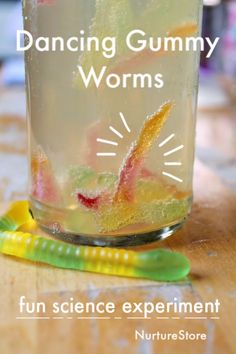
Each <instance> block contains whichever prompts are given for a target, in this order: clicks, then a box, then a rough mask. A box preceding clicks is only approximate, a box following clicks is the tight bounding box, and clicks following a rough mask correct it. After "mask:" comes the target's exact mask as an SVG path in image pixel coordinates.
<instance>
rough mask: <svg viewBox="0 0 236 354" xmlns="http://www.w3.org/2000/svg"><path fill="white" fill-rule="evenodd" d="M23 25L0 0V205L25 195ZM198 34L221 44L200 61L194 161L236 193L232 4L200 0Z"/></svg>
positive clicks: (235, 8) (10, 3)
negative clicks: (19, 39) (19, 47)
mask: <svg viewBox="0 0 236 354" xmlns="http://www.w3.org/2000/svg"><path fill="white" fill-rule="evenodd" d="M22 26H23V25H22V16H21V2H20V1H17V0H0V166H1V167H0V200H1V201H2V200H3V201H6V200H9V199H16V198H19V197H25V195H26V192H27V191H26V185H27V183H26V180H27V162H26V150H27V149H26V145H27V139H26V124H25V92H24V62H23V56H22V55H21V54H20V53H17V52H16V50H15V47H16V46H15V37H16V30H17V29H20V28H22ZM203 36H208V37H211V38H215V37H216V36H220V37H221V40H220V45H219V46H218V47H217V50H216V51H215V52H214V55H213V56H212V57H211V58H210V59H207V60H206V59H205V56H204V54H203V55H202V58H201V70H200V92H199V110H198V123H197V157H198V159H199V160H201V161H202V162H203V163H205V164H206V165H208V166H209V167H210V168H212V169H213V170H214V171H215V172H217V174H218V175H219V176H220V178H221V179H222V180H223V181H224V182H225V183H226V184H227V185H228V186H230V188H232V190H234V191H236V139H235V137H236V133H235V131H236V113H235V106H236V0H204V16H203ZM15 171H17V174H16V173H15Z"/></svg>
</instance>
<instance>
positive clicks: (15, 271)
mask: <svg viewBox="0 0 236 354" xmlns="http://www.w3.org/2000/svg"><path fill="white" fill-rule="evenodd" d="M9 95H10V97H13V96H14V95H15V96H14V100H16V101H17V100H19V101H20V102H22V99H21V98H20V97H21V95H22V92H21V91H20V90H19V91H12V92H11V91H2V92H0V115H1V116H0V166H1V167H0V201H1V202H2V204H1V207H0V209H1V212H3V210H4V209H5V208H6V206H7V204H8V202H9V201H10V200H12V199H17V198H24V197H26V176H27V174H26V171H27V167H26V157H25V153H26V132H25V120H24V114H23V112H22V114H20V115H19V114H17V112H14V111H13V112H10V114H9V113H8V114H7V113H5V112H4V108H2V111H1V107H2V106H1V102H6V101H7V99H9ZM11 95H13V96H11ZM12 99H13V98H11V100H12ZM9 101H10V100H9ZM13 107H15V105H13ZM234 119H235V112H234V111H233V109H232V108H229V107H226V108H225V107H223V108H222V109H221V110H218V111H217V112H213V111H212V110H210V111H207V110H205V111H204V112H201V113H199V121H198V139H197V141H198V149H197V153H198V155H199V157H200V158H201V159H202V160H203V161H204V162H205V164H204V163H202V162H200V161H199V160H196V164H195V178H194V186H195V187H194V189H195V201H194V206H193V211H192V214H191V217H190V218H189V221H188V222H187V224H186V225H185V226H184V227H183V229H182V230H181V231H179V232H177V233H176V234H175V235H174V236H172V237H171V238H169V239H167V240H165V241H162V242H159V243H158V247H168V248H170V249H172V250H176V251H180V252H182V253H183V254H185V255H186V256H188V257H189V259H190V260H191V275H190V277H189V278H188V279H187V280H185V281H182V282H180V283H170V284H169V283H168V284H165V283H164V284H163V283H156V282H151V281H144V280H134V279H125V278H118V277H109V276H102V275H95V274H88V273H80V272H74V271H66V270H60V269H54V268H52V267H49V266H45V265H42V266H40V265H35V264H32V263H28V262H24V261H19V260H17V259H14V258H10V257H5V256H1V257H0V285H1V294H0V304H1V311H0V353H2V354H13V353H14V354H41V353H42V352H43V353H45V354H80V353H81V354H87V353H89V354H90V353H91V354H92V353H102V354H110V353H112V354H116V353H124V354H125V353H130V354H131V353H132V354H157V353H162V354H172V353H175V354H183V353H191V354H233V353H236V344H235V338H234V334H235V327H236V320H235V317H236V316H235V311H236V276H235V269H236V195H235V194H234V192H233V191H234V190H235V180H236V179H235V161H236V146H235V141H236V140H235V130H233V127H234V126H235V122H234ZM206 164H207V165H208V166H210V168H208V167H207V166H206ZM148 247H149V248H153V247H155V245H152V246H148ZM22 295H26V296H27V300H28V301H38V302H42V301H43V302H45V304H51V303H52V301H60V302H63V301H68V300H69V299H70V298H71V297H73V298H74V299H76V300H77V301H84V302H87V301H94V302H99V301H105V302H109V301H113V302H114V303H115V304H116V305H117V306H118V307H119V305H120V304H121V303H122V302H126V301H130V302H132V301H133V302H144V301H164V302H166V301H171V300H173V298H174V297H176V298H177V299H178V300H179V301H182V300H186V301H192V302H194V301H203V302H205V301H214V300H215V299H219V301H220V302H221V307H220V313H219V317H220V319H197V320H196V319H195V320H194V319H189V320H187V319H184V318H183V316H182V315H181V314H180V315H179V316H178V317H180V318H179V319H177V318H172V317H173V316H170V318H169V319H163V320H157V319H156V318H155V317H152V319H151V320H129V319H127V318H126V316H124V315H123V314H121V313H118V314H117V313H116V316H117V317H118V316H122V317H123V318H122V319H118V318H116V319H114V318H113V319H109V320H105V319H104V320H83V321H81V320H78V319H76V318H70V317H69V318H66V317H65V318H64V319H53V318H52V314H51V313H46V314H44V316H49V317H50V319H47V320H40V319H38V320H17V319H16V317H17V316H19V306H18V300H19V297H20V296H22ZM175 317H176V315H175ZM135 329H139V330H141V329H144V330H145V331H146V332H156V331H158V330H159V331H161V332H177V331H179V330H180V329H186V330H189V331H190V332H205V333H207V340H206V341H204V342H203V341H197V342H187V341H184V342H183V341H169V342H161V341H140V340H139V341H135V338H134V332H135Z"/></svg>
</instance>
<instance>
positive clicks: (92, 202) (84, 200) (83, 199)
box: [77, 193, 101, 210]
mask: <svg viewBox="0 0 236 354" xmlns="http://www.w3.org/2000/svg"><path fill="white" fill-rule="evenodd" d="M77 197H78V200H79V202H80V203H81V204H82V205H83V206H85V207H86V208H88V209H95V210H96V209H98V207H99V202H100V198H101V197H100V196H97V197H94V198H89V197H87V196H85V195H84V194H82V193H78V194H77Z"/></svg>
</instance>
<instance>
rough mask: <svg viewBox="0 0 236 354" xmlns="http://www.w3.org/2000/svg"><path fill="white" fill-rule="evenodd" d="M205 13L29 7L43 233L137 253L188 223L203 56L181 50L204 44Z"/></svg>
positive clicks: (130, 2)
mask: <svg viewBox="0 0 236 354" xmlns="http://www.w3.org/2000/svg"><path fill="white" fill-rule="evenodd" d="M201 10H202V2H201V1H200V0H194V1H189V0H178V1H177V0H174V1H173V0H142V1H139V0H119V1H118V0H103V1H102V0H89V1H88V0H71V1H70V2H66V1H64V0H37V1H36V0H25V1H24V2H23V14H24V29H25V59H26V83H27V108H28V122H29V141H30V171H31V172H30V203H31V209H32V213H33V215H34V217H35V219H36V220H37V221H38V223H39V225H40V226H41V227H42V228H43V229H45V230H47V231H49V232H51V233H53V234H54V235H55V236H58V237H60V238H63V239H64V240H67V241H71V242H76V243H81V244H95V245H114V246H115V245H123V246H125V245H135V244H142V243H147V242H151V241H154V240H156V239H161V238H164V237H166V236H169V235H171V234H172V233H173V232H174V231H175V230H176V229H177V228H179V227H180V226H181V225H182V224H183V222H184V221H185V220H186V217H187V215H188V213H189V211H190V208H191V202H192V174H193V159H194V138H195V115H196V97H197V86H198V67H199V50H197V51H196V50H195V51H193V50H186V48H185V47H184V49H183V50H181V45H184V44H185V42H186V39H187V38H189V37H197V36H198V35H199V31H200V23H201ZM42 37H43V38H44V39H43V38H42ZM167 38H172V39H176V40H178V41H179V42H178V43H177V42H176V41H172V42H171V41H169V42H168V41H167V40H166V39H167ZM181 43H182V44H181ZM173 45H175V46H176V47H175V50H174V48H173ZM27 46H28V47H27ZM26 47H27V50H26Z"/></svg>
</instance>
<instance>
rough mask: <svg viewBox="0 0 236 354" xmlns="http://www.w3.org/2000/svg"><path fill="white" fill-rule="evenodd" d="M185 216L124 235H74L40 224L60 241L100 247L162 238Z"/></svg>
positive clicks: (180, 225)
mask: <svg viewBox="0 0 236 354" xmlns="http://www.w3.org/2000/svg"><path fill="white" fill-rule="evenodd" d="M185 221H186V218H184V219H182V220H181V221H180V222H178V223H176V224H174V225H171V226H167V227H163V228H161V229H159V230H155V231H151V232H146V233H141V234H131V235H125V236H88V235H75V234H69V233H63V232H55V231H52V229H50V228H47V227H45V226H43V225H40V227H41V229H42V230H43V231H45V232H46V233H49V234H50V235H52V236H53V237H55V238H57V239H60V240H61V241H65V242H69V243H73V244H76V245H86V246H100V247H105V246H106V247H131V246H141V245H146V244H149V243H153V242H155V241H160V240H163V239H165V238H167V237H169V236H171V235H172V234H174V233H175V232H176V231H177V230H178V229H179V228H181V227H182V226H183V224H184V223H185Z"/></svg>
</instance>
